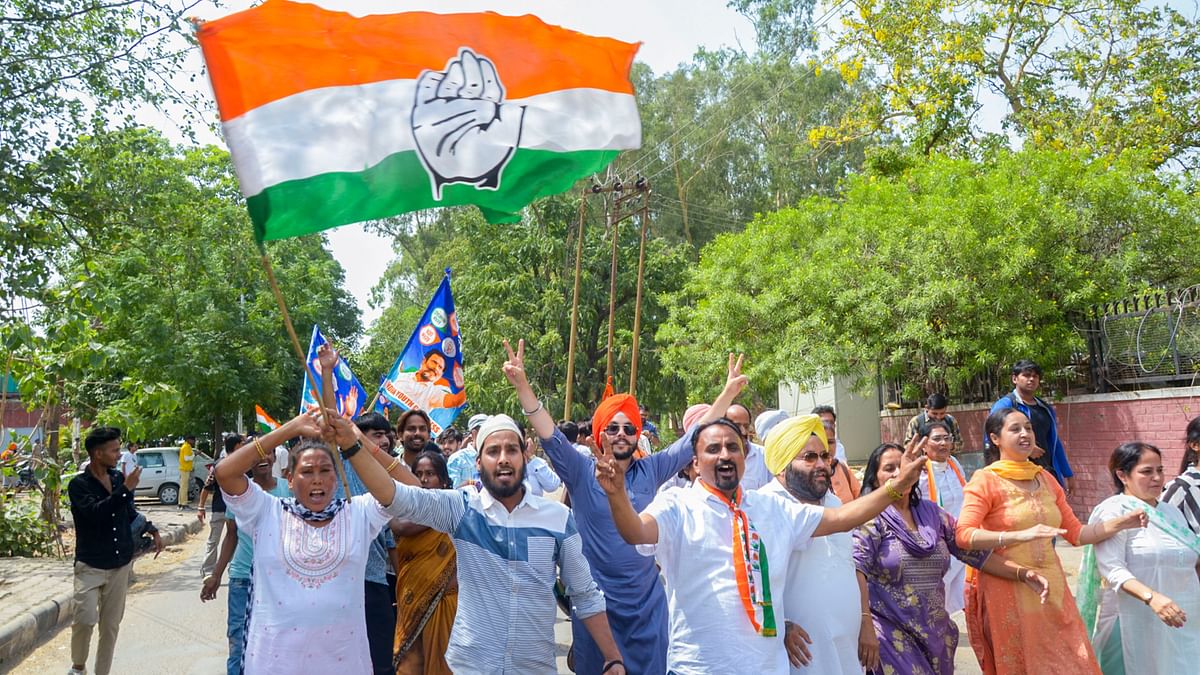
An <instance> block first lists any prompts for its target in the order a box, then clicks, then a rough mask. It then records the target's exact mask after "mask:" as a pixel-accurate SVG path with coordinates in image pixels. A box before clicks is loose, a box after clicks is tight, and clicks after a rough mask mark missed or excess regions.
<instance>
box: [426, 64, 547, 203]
mask: <svg viewBox="0 0 1200 675" xmlns="http://www.w3.org/2000/svg"><path fill="white" fill-rule="evenodd" d="M412 120H413V138H414V139H415V140H416V143H417V152H418V154H420V156H421V163H422V164H424V165H425V170H426V171H428V172H429V177H430V178H431V179H432V180H433V197H434V199H439V200H440V199H441V198H442V186H443V185H445V184H447V183H470V184H473V185H475V186H476V187H479V188H486V189H490V190H495V189H497V188H498V187H500V172H501V171H502V170H503V169H504V166H505V165H506V164H508V160H509V159H511V158H512V156H513V153H514V152H515V151H516V149H517V145H518V144H519V143H520V141H521V125H522V123H523V122H524V120H525V106H515V105H511V104H507V103H504V86H503V85H501V84H500V78H499V76H497V75H496V67H495V66H494V65H492V62H491V61H489V60H488V59H486V58H483V57H480V56H477V55H476V54H475V52H473V51H471V50H470V49H468V48H465V47H464V48H462V49H460V50H459V52H458V56H457V57H455V58H453V59H451V60H450V62H449V63H447V64H446V68H445V70H442V71H434V70H427V71H425V72H424V73H422V74H421V78H420V79H419V80H418V81H417V94H416V101H415V102H414V104H413V114H412Z"/></svg>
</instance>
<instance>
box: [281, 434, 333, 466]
mask: <svg viewBox="0 0 1200 675" xmlns="http://www.w3.org/2000/svg"><path fill="white" fill-rule="evenodd" d="M309 450H320V451H322V452H324V453H325V454H326V455H329V461H331V462H333V463H334V464H335V465H336V464H337V462H336V461H335V460H334V458H333V450H330V449H329V446H328V445H325V441H321V440H318V439H315V438H305V439H304V440H302V441H300V442H299V443H297V444H296V445H295V447H293V448H292V449H291V451H289V452H288V471H289V472H291V471H295V470H296V462H297V461H299V460H300V455H302V454H304V453H306V452H308V451H309Z"/></svg>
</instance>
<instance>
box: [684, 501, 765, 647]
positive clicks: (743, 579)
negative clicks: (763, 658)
mask: <svg viewBox="0 0 1200 675" xmlns="http://www.w3.org/2000/svg"><path fill="white" fill-rule="evenodd" d="M698 482H699V483H700V485H702V486H704V489H705V490H708V491H709V493H711V494H712V495H713V496H715V497H716V498H717V499H720V500H721V503H722V504H724V505H725V506H726V507H728V508H729V511H730V512H731V513H732V514H733V572H734V575H735V577H736V578H737V587H738V595H740V596H741V598H742V608H743V609H745V610H746V616H747V617H748V618H749V619H750V625H752V626H754V631H755V632H756V633H758V634H759V635H762V636H763V637H775V636H776V635H777V634H778V633H777V631H776V628H775V610H774V609H773V608H772V605H771V580H770V576H771V572H770V568H769V566H768V565H767V548H766V546H764V545H763V543H762V540H761V539H760V538H759V536H758V532H757V531H756V530H755V529H754V524H753V523H751V522H750V518H748V517H747V516H746V512H745V511H743V510H742V508H741V506H740V505H741V503H742V499H743V497H744V496H745V493H744V492H743V491H742V488H740V487H739V488H738V489H737V493H736V494H735V495H734V497H733V499H729V498H728V497H726V496H725V494H724V493H723V492H721V491H720V490H717V489H716V488H714V487H712V486H711V485H709V484H708V483H705V482H704V481H703V480H700V481H698ZM760 614H761V616H762V620H761V621H760V620H759V615H760Z"/></svg>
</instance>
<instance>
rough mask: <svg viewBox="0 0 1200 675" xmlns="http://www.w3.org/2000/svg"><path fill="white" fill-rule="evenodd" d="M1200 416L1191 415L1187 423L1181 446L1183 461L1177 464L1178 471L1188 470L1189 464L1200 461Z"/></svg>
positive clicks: (1194, 464)
mask: <svg viewBox="0 0 1200 675" xmlns="http://www.w3.org/2000/svg"><path fill="white" fill-rule="evenodd" d="M1198 447H1200V417H1193V418H1192V421H1191V422H1188V425H1187V440H1186V445H1185V446H1184V448H1183V462H1181V463H1180V464H1179V473H1183V472H1184V471H1187V470H1188V467H1190V466H1196V465H1197V463H1200V451H1198V450H1197V448H1198Z"/></svg>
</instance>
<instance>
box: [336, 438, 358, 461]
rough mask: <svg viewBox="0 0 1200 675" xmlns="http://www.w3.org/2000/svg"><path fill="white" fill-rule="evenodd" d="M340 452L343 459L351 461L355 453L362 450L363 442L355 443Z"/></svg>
mask: <svg viewBox="0 0 1200 675" xmlns="http://www.w3.org/2000/svg"><path fill="white" fill-rule="evenodd" d="M339 450H341V452H342V458H343V459H350V458H351V457H353V456H354V455H355V453H357V452H358V451H359V450H362V441H354V445H352V446H350V447H348V448H339Z"/></svg>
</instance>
